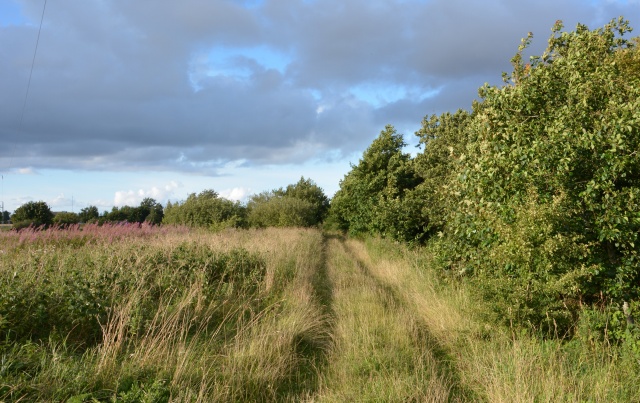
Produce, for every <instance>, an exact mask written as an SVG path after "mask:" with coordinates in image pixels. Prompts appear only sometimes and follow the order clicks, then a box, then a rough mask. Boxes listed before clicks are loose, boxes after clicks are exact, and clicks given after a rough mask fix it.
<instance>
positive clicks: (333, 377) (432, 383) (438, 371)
mask: <svg viewBox="0 0 640 403" xmlns="http://www.w3.org/2000/svg"><path fill="white" fill-rule="evenodd" d="M360 245H361V244H359V243H358V242H356V241H344V240H342V239H340V238H338V237H329V239H328V241H327V248H326V254H327V256H326V277H325V278H324V283H323V284H324V285H325V287H324V288H323V289H324V290H325V294H323V295H324V299H323V301H322V302H323V303H325V306H328V309H329V310H330V314H331V315H332V316H333V319H334V322H333V329H332V331H333V334H334V337H335V345H334V348H333V350H332V352H331V353H330V354H329V356H328V359H327V365H326V367H325V368H323V369H322V374H321V375H320V382H319V383H320V386H319V389H318V391H317V393H316V394H315V395H314V396H313V398H312V400H313V401H318V402H324V401H330V402H338V401H359V402H366V401H371V402H373V401H388V402H396V401H397V402H406V401H420V402H423V401H427V402H444V401H466V400H469V399H467V397H468V396H470V394H469V392H468V391H465V390H464V389H463V388H462V387H460V385H459V382H458V380H457V378H458V377H457V375H456V373H455V369H454V368H453V367H452V366H451V364H450V360H449V359H448V357H447V354H446V353H445V352H444V350H443V349H442V348H440V347H439V346H437V344H436V343H435V342H434V338H433V337H432V336H431V334H430V332H429V329H428V328H427V327H426V326H425V324H424V323H422V322H421V321H420V320H419V318H418V315H417V314H416V312H415V309H414V308H413V307H412V306H410V305H409V304H407V303H406V302H405V301H404V300H403V299H402V297H401V296H399V295H397V293H396V291H395V290H394V287H393V286H392V285H391V284H388V283H387V282H385V281H383V280H382V279H381V278H380V277H379V276H378V275H377V268H376V267H375V265H373V264H371V262H370V260H369V259H368V255H367V254H366V250H364V249H362V248H360ZM329 287H330V288H329ZM329 289H330V290H331V291H330V292H327V291H326V290H329Z"/></svg>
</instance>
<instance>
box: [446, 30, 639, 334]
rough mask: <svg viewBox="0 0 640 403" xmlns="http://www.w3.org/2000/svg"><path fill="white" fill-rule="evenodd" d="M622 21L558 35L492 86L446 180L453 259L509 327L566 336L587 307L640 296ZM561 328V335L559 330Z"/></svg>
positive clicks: (633, 93) (633, 82)
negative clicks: (480, 281) (495, 303)
mask: <svg viewBox="0 0 640 403" xmlns="http://www.w3.org/2000/svg"><path fill="white" fill-rule="evenodd" d="M629 30H630V28H629V27H628V25H627V22H625V21H624V20H622V19H619V20H617V21H612V22H611V23H610V24H607V25H606V26H605V27H603V28H601V29H596V30H589V29H588V28H587V27H586V26H584V25H578V26H577V28H576V29H575V30H574V31H572V32H563V31H562V25H561V23H560V22H558V23H557V24H556V26H555V27H554V29H553V34H552V36H551V38H550V39H549V46H548V48H547V50H546V51H545V53H544V54H543V55H541V56H539V57H533V58H531V59H530V60H529V61H528V62H525V61H524V60H523V57H522V53H523V52H524V50H525V49H526V48H527V46H528V45H529V42H530V41H531V39H532V38H531V37H528V38H527V39H525V40H524V41H523V45H522V46H521V47H520V50H519V52H518V53H517V54H516V56H515V57H514V58H513V60H512V62H513V65H514V70H513V73H512V74H510V75H505V81H506V85H505V86H502V87H492V86H488V85H486V86H484V87H482V88H481V89H480V96H481V98H482V101H481V102H479V103H477V104H475V105H474V110H473V113H472V115H473V117H472V119H471V120H470V121H466V120H465V121H464V122H463V123H461V126H462V127H464V130H465V131H466V136H465V137H466V139H467V140H466V142H465V143H466V148H465V149H464V150H458V151H455V150H454V154H457V155H456V156H455V158H454V160H453V161H454V163H455V180H453V181H451V182H449V183H447V187H448V189H447V191H446V193H445V196H447V197H450V198H451V199H452V200H453V203H452V204H451V205H450V206H449V207H448V209H450V210H449V212H450V214H449V216H448V218H449V219H448V221H447V231H446V233H447V236H448V237H450V239H451V243H450V245H454V247H453V248H452V249H451V250H449V255H448V258H449V259H450V260H451V264H452V267H454V268H457V269H459V270H460V271H461V272H474V273H475V274H476V276H478V277H479V278H484V280H485V283H484V284H485V285H488V286H487V287H486V290H487V291H488V295H489V296H490V297H491V298H492V299H494V300H495V299H502V301H503V303H502V306H501V308H500V309H499V314H500V315H501V317H503V318H505V319H506V320H508V321H515V322H520V323H530V324H533V326H539V325H543V326H547V327H548V328H549V329H556V330H557V329H558V328H566V326H569V325H570V324H571V323H572V322H573V321H574V320H575V316H574V313H575V312H576V311H577V310H578V309H579V308H580V307H581V306H583V304H585V303H590V302H594V303H595V302H596V301H602V299H603V298H604V299H605V300H608V301H610V302H612V303H613V304H614V305H615V306H618V307H620V306H621V305H622V303H623V302H624V301H630V302H632V301H637V299H638V298H639V297H640V286H639V284H640V263H639V262H640V260H639V259H640V256H639V251H640V250H639V248H640V243H639V242H638V234H639V232H640V155H639V154H638V150H640V74H639V73H640V63H639V61H640V58H639V52H638V47H637V41H629V40H626V39H625V38H624V34H626V33H627V32H628V31H629ZM554 331H555V330H554Z"/></svg>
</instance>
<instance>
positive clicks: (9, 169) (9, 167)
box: [0, 0, 47, 214]
mask: <svg viewBox="0 0 640 403" xmlns="http://www.w3.org/2000/svg"><path fill="white" fill-rule="evenodd" d="M46 9H47V0H44V4H43V6H42V15H41V16H40V26H39V27H38V37H37V38H36V47H35V49H34V50H33V58H32V59H31V69H30V71H29V80H28V81H27V90H26V91H25V94H24V101H23V102H22V111H21V113H20V123H19V125H18V131H17V133H21V132H22V128H23V126H24V114H25V111H26V109H27V100H28V99H29V90H30V89H31V78H32V77H33V68H34V66H35V64H36V55H37V54H38V45H39V44H40V34H41V33H42V24H43V22H44V14H45V11H46ZM15 154H16V142H14V143H13V146H12V147H11V156H10V157H9V164H8V165H7V169H6V172H5V173H7V174H8V173H9V172H11V169H12V168H13V159H14V157H15ZM2 208H3V209H4V174H3V175H2ZM3 213H4V212H0V214H3Z"/></svg>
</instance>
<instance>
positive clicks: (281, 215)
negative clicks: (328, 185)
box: [247, 177, 329, 227]
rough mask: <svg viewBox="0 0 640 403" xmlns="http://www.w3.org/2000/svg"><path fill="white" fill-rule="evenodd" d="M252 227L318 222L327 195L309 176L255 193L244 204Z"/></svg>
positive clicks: (327, 208) (321, 215)
mask: <svg viewBox="0 0 640 403" xmlns="http://www.w3.org/2000/svg"><path fill="white" fill-rule="evenodd" d="M247 210H248V216H247V217H248V222H249V225H250V226H253V227H312V226H315V225H319V224H321V223H322V222H323V221H324V219H325V217H326V215H327V212H328V210H329V198H328V197H327V196H326V195H325V194H324V191H323V190H322V188H320V187H319V186H318V185H316V184H315V182H314V181H312V180H311V179H305V178H304V177H301V178H300V180H299V181H298V182H297V183H294V184H291V185H288V186H287V187H286V188H284V189H283V188H279V189H275V190H272V191H267V192H262V193H260V194H257V195H254V196H252V197H251V199H250V200H249V203H247Z"/></svg>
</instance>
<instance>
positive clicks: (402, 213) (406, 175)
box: [329, 125, 425, 241]
mask: <svg viewBox="0 0 640 403" xmlns="http://www.w3.org/2000/svg"><path fill="white" fill-rule="evenodd" d="M405 145H406V144H405V142H404V139H403V137H402V135H401V134H397V132H396V130H395V129H394V128H393V126H390V125H388V126H387V127H385V129H384V130H383V131H382V132H381V133H380V135H379V136H378V138H376V139H375V140H374V141H373V143H372V144H371V145H370V146H369V148H367V150H366V151H365V152H364V154H363V156H362V158H361V159H360V161H359V163H358V165H355V166H352V168H351V171H350V172H349V173H348V174H347V175H345V177H344V179H343V180H342V181H340V189H339V190H338V192H337V193H336V194H335V196H334V197H333V199H332V201H331V213H330V218H329V220H330V222H331V223H332V224H333V225H335V226H337V227H338V228H339V229H341V230H344V231H348V233H349V234H351V235H360V234H380V235H383V236H388V237H391V238H393V239H401V240H407V241H411V240H414V239H416V238H420V237H421V235H422V233H423V226H424V224H425V221H424V218H423V217H422V216H421V215H420V214H415V210H414V208H415V205H416V200H415V198H408V199H405V194H406V193H407V192H408V191H409V190H411V189H413V188H415V186H416V185H417V184H418V183H419V182H420V180H419V178H418V177H417V176H416V174H415V172H414V167H413V162H412V161H411V158H410V155H409V154H406V153H403V152H402V148H403V147H404V146H405ZM412 212H413V213H412Z"/></svg>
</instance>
